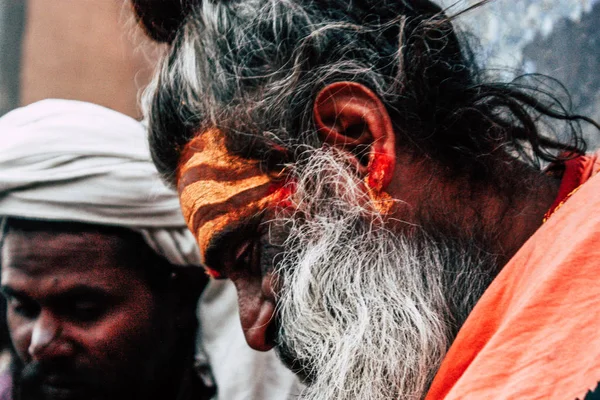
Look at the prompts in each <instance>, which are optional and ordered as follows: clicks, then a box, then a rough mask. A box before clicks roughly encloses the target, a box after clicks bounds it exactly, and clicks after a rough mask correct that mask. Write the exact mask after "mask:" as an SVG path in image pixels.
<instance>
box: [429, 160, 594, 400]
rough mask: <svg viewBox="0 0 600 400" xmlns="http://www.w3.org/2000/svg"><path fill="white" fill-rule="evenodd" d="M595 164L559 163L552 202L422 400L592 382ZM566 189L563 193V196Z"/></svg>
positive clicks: (581, 388) (546, 395) (560, 392)
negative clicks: (561, 169)
mask: <svg viewBox="0 0 600 400" xmlns="http://www.w3.org/2000/svg"><path fill="white" fill-rule="evenodd" d="M598 170H600V162H599V161H598V157H597V156H593V157H582V158H579V159H577V160H573V162H569V163H568V164H567V165H566V171H565V174H564V182H563V186H564V188H563V187H561V193H560V195H559V198H558V199H557V204H558V203H559V202H560V201H561V200H564V199H565V196H566V195H568V193H570V192H571V191H572V190H573V188H575V187H577V186H579V184H581V183H584V182H585V184H583V185H582V186H581V187H580V189H579V190H578V191H577V192H575V193H574V194H573V195H572V196H571V197H570V198H568V199H567V200H566V202H565V203H564V204H563V205H562V207H560V208H559V209H557V210H556V212H555V213H554V214H553V215H552V216H551V217H550V218H549V219H548V221H547V222H546V223H545V224H543V225H542V226H541V228H540V229H538V231H537V232H536V233H535V234H534V235H533V236H532V237H531V238H530V239H529V240H528V241H527V242H526V243H525V245H524V246H523V247H522V248H521V249H520V250H519V251H518V252H517V254H516V255H515V256H514V257H513V259H512V260H511V261H510V262H509V263H508V264H507V265H506V266H505V267H504V268H503V270H502V271H501V272H500V274H499V275H498V276H497V278H496V279H495V280H494V281H493V282H492V284H491V285H490V287H489V288H488V290H487V291H486V292H485V293H484V295H483V296H482V298H481V299H480V301H479V302H478V303H477V305H476V307H475V308H474V309H473V311H472V313H471V314H470V315H469V318H468V319H467V321H466V322H465V324H464V325H463V327H462V328H461V330H460V332H459V334H458V336H457V338H456V340H455V341H454V343H453V344H452V347H451V348H450V350H449V352H448V354H447V356H446V358H445V359H444V361H443V363H442V365H441V368H440V370H439V372H438V374H437V376H436V377H435V379H434V381H433V383H432V386H431V389H430V391H429V393H428V395H427V398H426V399H427V400H437V399H447V400H450V399H495V400H496V399H507V400H508V399H540V400H541V399H544V400H547V399H557V400H558V399H560V400H575V399H576V398H580V399H582V398H583V397H584V396H585V393H586V392H587V391H588V390H590V389H594V388H595V387H596V386H597V384H598V381H600V284H599V282H598V273H599V272H600V174H596V172H598ZM565 193H566V194H565Z"/></svg>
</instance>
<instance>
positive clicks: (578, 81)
mask: <svg viewBox="0 0 600 400" xmlns="http://www.w3.org/2000/svg"><path fill="white" fill-rule="evenodd" d="M439 1H441V3H442V4H443V5H445V6H447V7H450V11H451V12H450V14H452V10H456V11H459V10H460V9H463V8H464V6H465V5H468V4H474V3H475V2H477V1H478V0H462V1H460V2H457V1H456V0H439ZM453 5H454V6H453ZM599 18H600V0H518V1H515V0H493V1H491V2H489V3H488V4H486V5H485V6H483V7H481V8H478V9H475V10H473V11H472V12H469V13H467V14H465V15H464V16H463V17H461V18H460V19H459V25H460V26H462V27H463V28H464V29H465V30H467V31H469V32H471V33H473V34H474V35H475V36H476V37H477V38H478V39H479V40H480V48H479V49H478V50H479V51H478V55H479V58H480V62H481V63H482V64H483V65H484V66H485V67H486V68H487V69H488V71H490V73H491V74H492V75H495V77H496V78H498V79H500V80H511V79H513V78H514V77H515V76H517V75H520V74H523V73H533V72H535V73H542V74H545V75H549V76H552V77H554V78H557V79H559V80H560V81H561V82H562V83H563V84H564V85H565V87H566V89H568V91H569V92H570V94H571V100H572V105H573V110H574V111H575V112H577V113H580V114H584V115H587V116H591V117H593V118H595V119H596V120H597V121H598V120H600V35H599V32H598V28H597V25H598V22H599V21H600V19H599ZM583 128H584V135H585V137H586V139H587V142H588V144H589V148H590V150H593V149H598V148H600V133H599V132H598V130H597V129H595V128H592V127H591V126H590V125H587V124H584V125H583Z"/></svg>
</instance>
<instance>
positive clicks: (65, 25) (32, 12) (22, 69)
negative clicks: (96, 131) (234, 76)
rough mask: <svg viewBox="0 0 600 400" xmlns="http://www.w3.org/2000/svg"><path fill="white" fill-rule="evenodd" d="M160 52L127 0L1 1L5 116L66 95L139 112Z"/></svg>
mask: <svg viewBox="0 0 600 400" xmlns="http://www.w3.org/2000/svg"><path fill="white" fill-rule="evenodd" d="M159 53H160V48H159V47H158V46H156V45H154V44H153V43H151V42H150V41H149V40H148V39H146V38H145V36H144V34H143V32H141V30H140V29H139V28H137V26H136V24H135V21H134V17H133V14H132V12H131V10H130V8H129V4H128V2H127V1H126V0H0V115H2V114H4V113H5V112H7V111H9V110H11V109H13V108H15V107H18V106H19V105H26V104H30V103H33V102H35V101H37V100H41V99H45V98H65V99H76V100H85V101H90V102H93V103H97V104H100V105H103V106H106V107H109V108H112V109H115V110H117V111H120V112H123V113H125V114H128V115H130V116H133V117H139V116H140V112H139V109H138V107H137V99H138V92H139V90H140V89H141V88H143V87H144V86H145V85H146V84H147V82H148V79H149V77H150V75H151V72H152V68H153V65H154V64H155V62H156V60H157V58H158V55H159Z"/></svg>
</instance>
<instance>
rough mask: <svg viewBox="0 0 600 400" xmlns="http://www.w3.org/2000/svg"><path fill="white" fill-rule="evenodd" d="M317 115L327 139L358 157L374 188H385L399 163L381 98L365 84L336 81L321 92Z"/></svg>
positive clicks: (315, 110) (370, 187)
mask: <svg viewBox="0 0 600 400" xmlns="http://www.w3.org/2000/svg"><path fill="white" fill-rule="evenodd" d="M313 114H314V121H315V124H316V126H317V129H318V132H319V135H320V137H321V139H322V140H323V142H324V143H327V144H329V145H331V146H334V147H336V148H339V149H342V150H344V151H347V152H349V153H350V154H351V155H352V157H354V158H355V160H356V165H357V170H358V172H359V173H360V174H361V175H362V177H363V178H365V182H366V184H367V186H368V189H369V190H370V191H374V192H377V193H379V192H381V191H382V190H385V188H386V187H387V186H388V185H389V183H390V181H391V179H392V176H393V174H394V168H395V165H396V140H395V139H396V138H395V133H394V129H393V126H392V121H391V119H390V116H389V114H388V112H387V110H386V108H385V106H384V105H383V103H382V102H381V100H380V99H379V97H378V96H377V95H376V94H375V93H373V92H372V91H371V90H370V89H369V88H367V87H366V86H364V85H362V84H359V83H354V82H336V83H333V84H330V85H328V86H327V87H325V88H324V89H323V90H321V92H319V94H318V95H317V97H316V100H315V103H314V107H313Z"/></svg>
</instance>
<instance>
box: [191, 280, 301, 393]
mask: <svg viewBox="0 0 600 400" xmlns="http://www.w3.org/2000/svg"><path fill="white" fill-rule="evenodd" d="M198 314H199V317H200V326H201V327H202V345H203V347H204V351H205V352H206V353H207V354H208V357H209V359H210V361H211V366H212V371H213V374H214V376H215V379H216V381H217V386H218V387H219V392H218V394H217V399H219V400H286V399H296V398H298V396H299V395H300V393H301V392H302V388H303V386H302V385H301V384H300V383H299V381H298V379H297V378H296V376H295V375H294V374H293V373H292V372H291V371H290V370H288V369H287V368H285V367H284V366H283V364H282V363H281V361H279V359H278V358H277V356H276V354H275V352H274V350H270V351H268V352H266V353H265V352H258V351H254V350H252V349H251V348H250V347H249V346H248V344H247V343H246V342H245V340H240V339H239V338H240V334H242V326H241V323H240V319H239V317H238V303H237V293H236V290H235V287H234V285H233V283H231V281H226V280H220V281H217V280H211V281H210V283H209V284H208V287H207V288H206V290H205V291H204V294H203V296H202V299H201V301H200V306H199V308H198Z"/></svg>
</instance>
